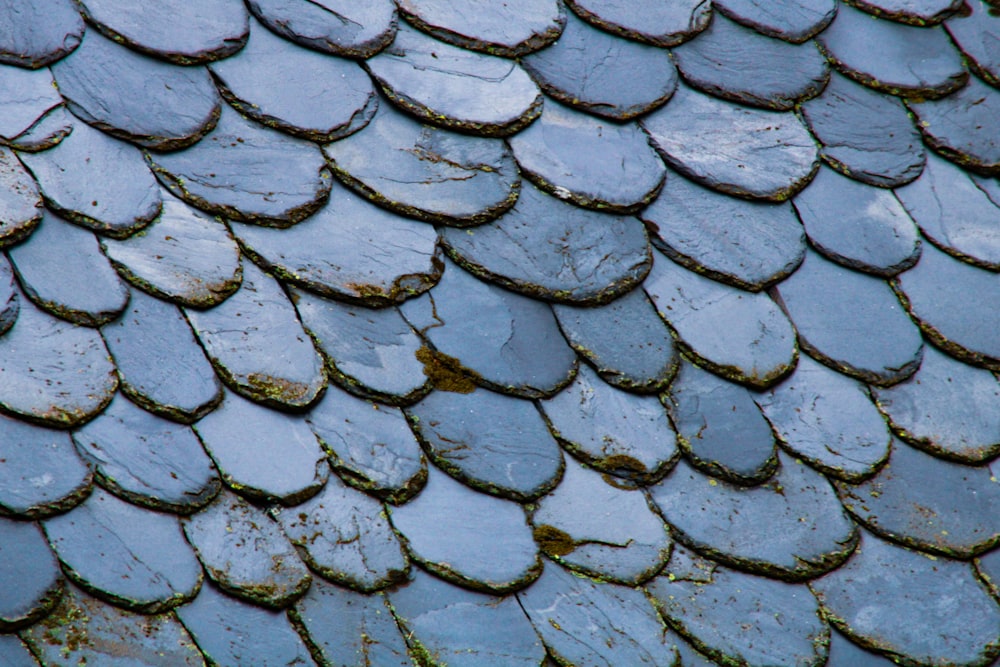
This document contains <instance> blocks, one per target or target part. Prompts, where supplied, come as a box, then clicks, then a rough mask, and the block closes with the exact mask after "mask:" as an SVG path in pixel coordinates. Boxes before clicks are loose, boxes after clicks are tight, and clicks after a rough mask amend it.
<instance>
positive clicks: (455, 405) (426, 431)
mask: <svg viewBox="0 0 1000 667" xmlns="http://www.w3.org/2000/svg"><path fill="white" fill-rule="evenodd" d="M406 415H407V417H409V419H410V424H411V426H412V428H413V431H414V433H415V434H416V435H417V438H418V439H419V440H420V441H421V442H422V443H423V445H424V449H425V450H426V451H427V455H428V456H430V458H431V459H432V460H433V461H434V463H435V464H437V466H438V467H439V468H441V469H442V470H444V471H445V472H447V473H448V474H450V475H452V476H453V477H456V478H458V479H459V480H460V481H462V482H464V483H465V484H468V485H469V486H471V487H473V488H475V489H477V490H481V491H485V492H487V493H492V494H495V495H499V496H504V497H507V498H511V499H513V500H518V501H525V500H532V499H535V498H537V497H539V496H541V495H542V494H544V493H547V492H548V491H549V490H551V489H552V488H553V487H554V486H555V485H556V484H557V483H558V482H559V478H560V477H561V476H562V472H563V457H562V452H561V451H560V450H559V445H558V443H557V442H556V441H555V439H554V438H553V437H552V435H551V434H550V433H549V431H548V429H547V428H546V426H545V421H544V420H543V419H542V417H541V415H540V414H539V413H538V411H537V410H536V409H535V406H534V405H533V404H532V403H531V402H530V401H525V400H523V399H520V398H514V397H512V396H505V395H503V394H496V393H493V392H491V391H488V390H486V389H477V390H476V391H474V392H472V393H468V394H462V393H456V392H450V391H434V392H431V393H430V394H429V395H428V396H427V397H426V398H424V399H423V400H421V401H420V402H419V403H417V404H416V405H414V406H412V407H410V408H408V409H407V410H406ZM484 424H490V427H489V428H488V429H484V428H483V425H484Z"/></svg>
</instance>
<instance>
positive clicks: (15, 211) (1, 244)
mask: <svg viewBox="0 0 1000 667" xmlns="http://www.w3.org/2000/svg"><path fill="white" fill-rule="evenodd" d="M0 85H2V82H0ZM41 219H42V195H41V193H40V192H39V190H38V185H37V184H36V183H35V181H34V179H33V178H31V175H30V174H29V173H28V172H27V171H26V170H25V168H24V166H23V165H22V164H21V163H20V162H19V161H18V159H17V157H16V156H15V155H14V153H13V152H12V151H10V150H9V149H7V148H4V147H0V248H5V247H7V246H9V245H12V244H14V243H18V242H20V241H22V240H24V239H25V238H27V236H28V235H29V234H30V233H31V232H32V231H33V230H34V229H35V227H36V226H37V225H38V223H39V222H40V221H41Z"/></svg>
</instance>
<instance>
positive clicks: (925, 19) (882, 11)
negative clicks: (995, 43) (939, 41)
mask: <svg viewBox="0 0 1000 667" xmlns="http://www.w3.org/2000/svg"><path fill="white" fill-rule="evenodd" d="M846 2H848V4H851V5H854V6H855V7H857V8H858V9H861V10H863V11H866V12H868V13H869V14H874V15H875V16H878V17H881V18H886V19H889V20H891V21H898V22H900V23H909V24H910V25H916V26H926V25H934V24H936V23H940V22H941V21H943V20H945V19H946V18H948V17H949V16H951V15H952V14H953V13H955V12H956V11H958V10H959V9H960V8H961V7H962V4H963V0H846Z"/></svg>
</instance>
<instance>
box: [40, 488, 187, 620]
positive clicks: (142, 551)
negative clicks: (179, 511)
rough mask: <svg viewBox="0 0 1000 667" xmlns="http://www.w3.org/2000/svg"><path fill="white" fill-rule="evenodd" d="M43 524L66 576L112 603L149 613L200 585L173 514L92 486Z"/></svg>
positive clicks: (183, 599)
mask: <svg viewBox="0 0 1000 667" xmlns="http://www.w3.org/2000/svg"><path fill="white" fill-rule="evenodd" d="M44 527H45V533H46V535H47V536H48V538H49V543H50V544H51V545H52V548H53V550H54V551H55V552H56V555H57V556H59V560H60V561H62V563H63V568H64V570H65V572H66V574H67V575H68V576H69V577H70V578H71V579H72V580H73V581H75V582H76V583H77V584H79V585H81V586H82V587H84V588H85V589H86V590H87V591H88V592H90V593H92V594H94V595H98V596H99V597H102V598H104V599H106V600H108V601H110V602H112V603H114V604H115V605H117V606H120V607H124V608H126V609H131V610H133V611H138V612H140V613H145V614H155V613H158V612H161V611H166V610H167V609H171V608H173V607H176V606H177V605H181V604H183V603H185V602H187V601H188V600H190V599H191V598H193V597H194V596H195V595H196V594H197V592H198V588H199V587H200V586H201V581H202V574H201V566H199V565H198V559H196V558H195V556H194V553H192V552H191V548H190V547H189V546H188V544H187V542H185V541H184V535H183V534H182V533H181V527H180V524H179V523H178V520H177V518H176V517H173V516H170V515H168V514H160V513H158V512H153V511H150V510H146V509H141V508H139V507H136V506H135V505H130V504H128V503H126V502H125V501H123V500H119V499H118V498H116V497H114V496H112V495H110V494H109V493H107V492H105V491H103V490H101V489H95V490H94V493H93V494H91V496H90V498H88V499H87V500H86V501H84V502H83V503H82V504H81V505H80V506H79V507H77V508H76V509H74V510H73V511H72V512H69V513H67V514H61V515H59V516H56V517H53V518H51V519H48V520H46V521H45V522H44Z"/></svg>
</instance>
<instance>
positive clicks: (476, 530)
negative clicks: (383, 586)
mask: <svg viewBox="0 0 1000 667" xmlns="http://www.w3.org/2000/svg"><path fill="white" fill-rule="evenodd" d="M388 509H389V516H390V519H391V521H392V524H393V526H394V527H395V529H396V531H397V532H398V533H399V534H400V536H401V537H402V538H403V543H404V544H405V545H406V548H407V550H408V551H409V554H410V557H411V558H412V559H413V560H415V561H416V562H418V563H420V564H421V565H423V566H424V567H425V568H426V569H427V570H429V571H430V572H432V573H433V574H436V575H437V576H439V577H441V578H442V579H447V580H448V581H451V582H454V583H457V584H459V585H461V586H465V587H467V588H471V589H473V590H477V591H483V592H486V593H497V594H503V593H508V592H511V591H514V590H517V589H520V588H523V587H524V586H525V585H527V584H528V583H530V582H532V581H534V580H535V579H536V578H537V577H538V575H539V574H541V569H542V563H541V560H540V559H539V555H538V547H537V546H536V545H535V542H534V540H533V539H532V536H531V529H530V528H529V527H528V520H527V517H526V516H525V514H524V509H523V508H522V507H521V506H520V505H518V504H517V503H514V502H511V501H509V500H504V499H502V498H497V497H494V496H489V495H486V494H483V493H480V492H478V491H473V490H472V489H470V488H468V487H466V486H464V485H462V484H461V483H460V482H457V481H455V480H453V479H452V478H451V477H449V476H448V475H446V474H444V473H442V472H440V471H438V470H437V469H436V468H430V469H429V470H428V475H427V485H426V486H425V487H424V489H423V490H422V491H421V492H420V494H419V495H417V497H416V498H414V499H413V500H410V501H409V502H408V503H406V504H405V505H401V506H399V507H392V506H390V507H389V508H388ZM497 535H503V538H504V539H503V540H502V541H495V539H494V538H495V537H496V536H497Z"/></svg>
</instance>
